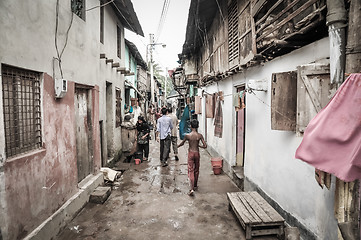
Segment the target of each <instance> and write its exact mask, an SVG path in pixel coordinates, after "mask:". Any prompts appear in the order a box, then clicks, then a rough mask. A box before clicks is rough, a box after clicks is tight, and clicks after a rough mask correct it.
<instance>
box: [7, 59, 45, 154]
mask: <svg viewBox="0 0 361 240" xmlns="http://www.w3.org/2000/svg"><path fill="white" fill-rule="evenodd" d="M40 76H41V74H40V73H38V72H34V71H30V70H24V69H20V68H16V67H11V66H8V65H2V88H3V109H4V110H3V112H4V127H5V145H6V146H5V148H6V155H7V157H11V156H14V155H17V154H20V153H24V152H28V151H30V150H33V149H37V148H40V147H41V146H42V139H41V111H40V99H41V96H40Z"/></svg>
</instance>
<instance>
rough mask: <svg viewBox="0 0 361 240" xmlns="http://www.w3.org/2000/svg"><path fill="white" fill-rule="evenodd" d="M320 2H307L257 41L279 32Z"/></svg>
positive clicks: (312, 0)
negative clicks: (289, 22)
mask: <svg viewBox="0 0 361 240" xmlns="http://www.w3.org/2000/svg"><path fill="white" fill-rule="evenodd" d="M317 1H318V0H311V1H309V2H306V3H305V4H304V5H303V6H302V7H300V8H298V9H297V10H296V11H294V12H293V13H291V14H290V15H289V16H288V17H287V18H285V19H283V20H282V21H280V22H279V23H277V25H276V26H275V27H274V28H272V29H270V30H268V31H266V32H265V33H263V34H262V35H261V36H260V37H259V38H257V41H260V40H262V39H263V38H265V37H267V36H268V35H269V34H271V33H272V32H274V31H276V30H278V29H279V28H281V27H282V26H283V25H284V24H285V23H286V22H288V21H289V20H291V19H292V18H294V17H296V16H297V15H298V14H300V13H301V12H303V11H304V10H305V9H307V8H308V7H310V6H311V5H312V4H314V3H315V2H317Z"/></svg>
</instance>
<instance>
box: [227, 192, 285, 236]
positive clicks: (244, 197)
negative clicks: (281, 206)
mask: <svg viewBox="0 0 361 240" xmlns="http://www.w3.org/2000/svg"><path fill="white" fill-rule="evenodd" d="M227 197H228V200H229V210H233V212H234V213H235V214H236V216H237V218H238V220H239V221H240V223H241V225H242V227H243V229H244V230H245V231H246V239H252V237H254V236H263V235H273V234H277V236H278V237H279V238H281V239H283V238H284V224H285V220H284V219H283V218H282V217H281V215H279V213H278V212H277V211H276V210H275V209H273V208H272V207H271V205H269V204H268V203H267V202H266V200H264V199H263V198H262V197H261V195H259V194H258V193H257V192H232V193H227Z"/></svg>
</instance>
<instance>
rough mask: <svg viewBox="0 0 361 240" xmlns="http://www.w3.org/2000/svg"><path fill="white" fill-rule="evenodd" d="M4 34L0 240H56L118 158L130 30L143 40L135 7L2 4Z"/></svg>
mask: <svg viewBox="0 0 361 240" xmlns="http://www.w3.org/2000/svg"><path fill="white" fill-rule="evenodd" d="M99 4H104V5H102V6H100V5H99ZM0 28H1V30H2V33H3V34H2V35H1V37H0V42H1V44H0V62H1V65H0V71H1V84H0V88H1V91H0V94H1V97H0V111H1V114H0V135H1V137H0V226H1V232H0V239H22V238H25V237H27V238H33V237H35V238H37V239H50V238H51V237H52V236H54V235H55V234H57V232H58V231H59V228H61V227H63V226H64V224H65V223H66V221H68V220H70V219H71V218H72V216H73V215H74V214H75V213H77V212H78V211H79V210H80V209H81V207H82V206H83V205H84V204H85V203H86V201H87V200H88V195H89V193H90V192H91V191H92V189H94V188H95V187H96V186H97V185H98V184H99V183H101V182H102V181H103V179H102V175H101V174H99V169H100V167H101V166H103V165H105V164H106V163H107V162H108V161H109V160H110V159H112V158H114V157H116V156H117V154H118V153H119V152H120V151H121V148H122V146H121V128H120V124H121V119H122V115H123V108H122V106H123V103H122V99H124V75H123V74H121V71H120V70H121V68H124V67H125V66H126V63H125V43H124V28H127V29H130V30H131V31H134V32H135V33H137V34H140V35H143V32H142V28H141V26H140V24H139V22H138V19H137V16H136V14H135V12H134V10H133V5H132V3H131V1H130V0H126V1H118V0H115V1H112V2H110V3H108V4H105V1H97V0H89V1H85V0H72V1H60V0H50V1H39V0H36V1H19V0H16V1H10V0H5V1H1V2H0Z"/></svg>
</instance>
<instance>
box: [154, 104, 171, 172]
mask: <svg viewBox="0 0 361 240" xmlns="http://www.w3.org/2000/svg"><path fill="white" fill-rule="evenodd" d="M167 112H168V110H167V109H166V108H162V117H160V118H159V119H158V121H157V132H156V139H157V142H159V141H160V161H161V163H162V166H163V167H166V166H168V163H167V159H168V157H169V151H170V145H171V132H172V129H173V123H172V119H171V118H170V117H168V116H167Z"/></svg>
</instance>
